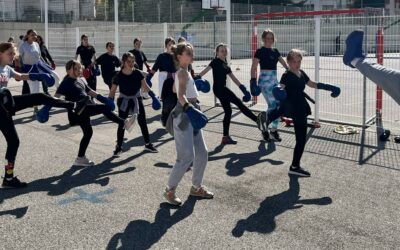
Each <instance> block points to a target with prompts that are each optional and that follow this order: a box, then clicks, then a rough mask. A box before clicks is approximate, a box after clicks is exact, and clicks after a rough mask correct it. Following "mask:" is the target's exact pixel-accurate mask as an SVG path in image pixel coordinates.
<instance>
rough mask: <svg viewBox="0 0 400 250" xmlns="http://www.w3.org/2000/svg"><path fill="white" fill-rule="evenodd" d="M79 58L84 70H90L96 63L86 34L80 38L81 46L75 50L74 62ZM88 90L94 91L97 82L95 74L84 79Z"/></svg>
mask: <svg viewBox="0 0 400 250" xmlns="http://www.w3.org/2000/svg"><path fill="white" fill-rule="evenodd" d="M78 56H80V59H81V60H80V62H81V63H82V65H83V66H84V67H85V69H92V68H93V67H94V66H95V62H96V50H95V49H94V47H93V46H92V45H90V44H89V39H88V36H87V35H86V34H83V35H82V36H81V45H80V46H79V47H78V48H76V53H75V60H77V59H78ZM86 81H87V83H88V85H89V88H91V89H92V90H94V91H96V86H97V80H96V76H95V74H90V76H89V77H88V78H87V79H86Z"/></svg>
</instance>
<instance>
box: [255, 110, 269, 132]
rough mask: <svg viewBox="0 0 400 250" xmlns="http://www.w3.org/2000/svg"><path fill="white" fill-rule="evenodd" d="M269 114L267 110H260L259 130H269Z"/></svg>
mask: <svg viewBox="0 0 400 250" xmlns="http://www.w3.org/2000/svg"><path fill="white" fill-rule="evenodd" d="M268 125H269V123H268V116H267V112H265V111H263V112H260V113H259V114H258V116H257V127H258V129H259V130H261V131H262V132H265V131H267V130H268Z"/></svg>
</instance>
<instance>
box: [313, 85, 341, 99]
mask: <svg viewBox="0 0 400 250" xmlns="http://www.w3.org/2000/svg"><path fill="white" fill-rule="evenodd" d="M317 89H323V90H327V91H331V92H332V93H331V96H332V97H334V98H335V97H338V96H339V95H340V88H339V87H337V86H334V85H330V84H325V83H320V82H319V83H317Z"/></svg>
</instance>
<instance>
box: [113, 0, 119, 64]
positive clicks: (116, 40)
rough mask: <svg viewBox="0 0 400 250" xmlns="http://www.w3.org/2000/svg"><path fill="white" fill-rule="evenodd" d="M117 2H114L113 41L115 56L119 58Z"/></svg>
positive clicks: (115, 0)
mask: <svg viewBox="0 0 400 250" xmlns="http://www.w3.org/2000/svg"><path fill="white" fill-rule="evenodd" d="M118 26H119V25H118V0H114V40H115V55H116V56H117V57H118V58H119V30H118Z"/></svg>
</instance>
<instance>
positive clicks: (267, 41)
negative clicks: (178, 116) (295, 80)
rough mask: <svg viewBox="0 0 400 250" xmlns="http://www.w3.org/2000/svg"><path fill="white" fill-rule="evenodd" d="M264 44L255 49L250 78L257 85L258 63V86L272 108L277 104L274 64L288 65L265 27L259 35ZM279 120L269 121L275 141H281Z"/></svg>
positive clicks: (271, 33) (269, 108)
mask: <svg viewBox="0 0 400 250" xmlns="http://www.w3.org/2000/svg"><path fill="white" fill-rule="evenodd" d="M261 37H262V40H263V43H264V46H263V47H261V48H259V49H257V51H256V53H255V54H254V58H253V63H252V65H251V80H250V83H251V84H252V85H257V80H256V79H257V65H258V64H260V75H259V77H258V87H259V88H260V90H261V93H262V94H263V96H264V98H265V100H266V102H267V104H268V109H267V111H269V110H273V109H275V108H276V107H277V106H279V101H277V100H276V99H275V98H274V95H273V94H272V89H273V88H274V87H275V86H277V85H278V79H277V73H276V65H277V64H278V62H279V63H280V64H282V66H283V67H284V68H285V69H287V68H288V66H287V64H286V62H285V60H284V59H283V58H282V56H281V54H280V53H279V51H278V50H277V49H276V48H272V46H273V45H274V42H275V35H274V33H273V32H272V30H270V29H267V30H264V32H263V33H262V35H261ZM278 125H279V120H278V119H276V120H275V121H273V122H272V123H271V137H272V139H273V140H275V141H282V139H281V138H280V136H279V133H278V130H277V129H278ZM263 136H264V139H265V140H267V141H268V140H269V134H268V131H265V132H263Z"/></svg>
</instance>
